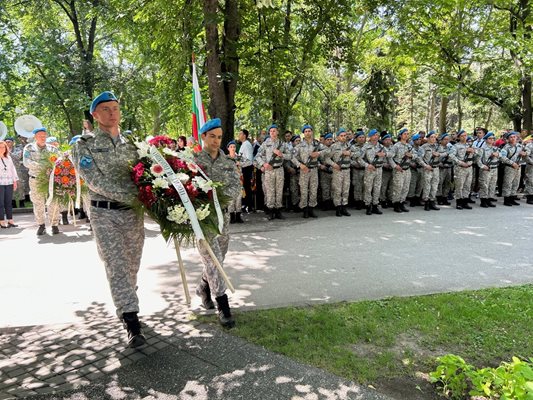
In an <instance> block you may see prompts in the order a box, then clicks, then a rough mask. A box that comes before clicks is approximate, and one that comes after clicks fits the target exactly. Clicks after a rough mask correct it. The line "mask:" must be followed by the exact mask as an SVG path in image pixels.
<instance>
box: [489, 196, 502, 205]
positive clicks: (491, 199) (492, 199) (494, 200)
mask: <svg viewBox="0 0 533 400" xmlns="http://www.w3.org/2000/svg"><path fill="white" fill-rule="evenodd" d="M500 197H501V196H500ZM489 201H492V202H494V203H496V202H497V201H498V199H495V198H494V197H489Z"/></svg>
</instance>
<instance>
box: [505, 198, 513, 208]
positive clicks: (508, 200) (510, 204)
mask: <svg viewBox="0 0 533 400" xmlns="http://www.w3.org/2000/svg"><path fill="white" fill-rule="evenodd" d="M503 205H504V206H509V207H511V206H512V205H513V203H512V202H511V199H510V198H509V197H504V198H503Z"/></svg>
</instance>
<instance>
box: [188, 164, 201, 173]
mask: <svg viewBox="0 0 533 400" xmlns="http://www.w3.org/2000/svg"><path fill="white" fill-rule="evenodd" d="M187 168H188V169H189V170H190V171H191V172H198V166H197V165H196V164H195V163H192V162H189V163H187Z"/></svg>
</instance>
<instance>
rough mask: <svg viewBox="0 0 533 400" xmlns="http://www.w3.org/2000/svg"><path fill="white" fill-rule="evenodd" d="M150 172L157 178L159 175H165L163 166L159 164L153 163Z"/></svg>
mask: <svg viewBox="0 0 533 400" xmlns="http://www.w3.org/2000/svg"><path fill="white" fill-rule="evenodd" d="M150 172H151V173H152V175H153V176H155V177H156V178H159V177H160V176H163V175H165V170H164V169H163V167H161V166H160V165H159V164H154V165H152V166H151V167H150Z"/></svg>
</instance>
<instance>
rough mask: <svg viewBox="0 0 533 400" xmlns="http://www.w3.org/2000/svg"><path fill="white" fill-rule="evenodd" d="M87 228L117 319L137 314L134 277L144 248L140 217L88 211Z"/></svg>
mask: <svg viewBox="0 0 533 400" xmlns="http://www.w3.org/2000/svg"><path fill="white" fill-rule="evenodd" d="M91 226H92V228H93V234H94V240H95V242H96V248H97V249H98V254H99V255H100V258H101V259H102V261H103V262H104V266H105V272H106V275H107V281H108V282H109V287H110V289H111V297H112V298H113V303H114V304H115V307H116V309H117V315H118V316H119V317H121V316H122V314H123V313H126V312H138V311H139V298H138V297H137V273H138V272H139V267H140V265H141V256H142V251H143V245H144V219H143V215H142V214H141V215H139V214H138V213H136V212H134V211H133V210H108V209H106V208H96V207H92V208H91Z"/></svg>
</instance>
